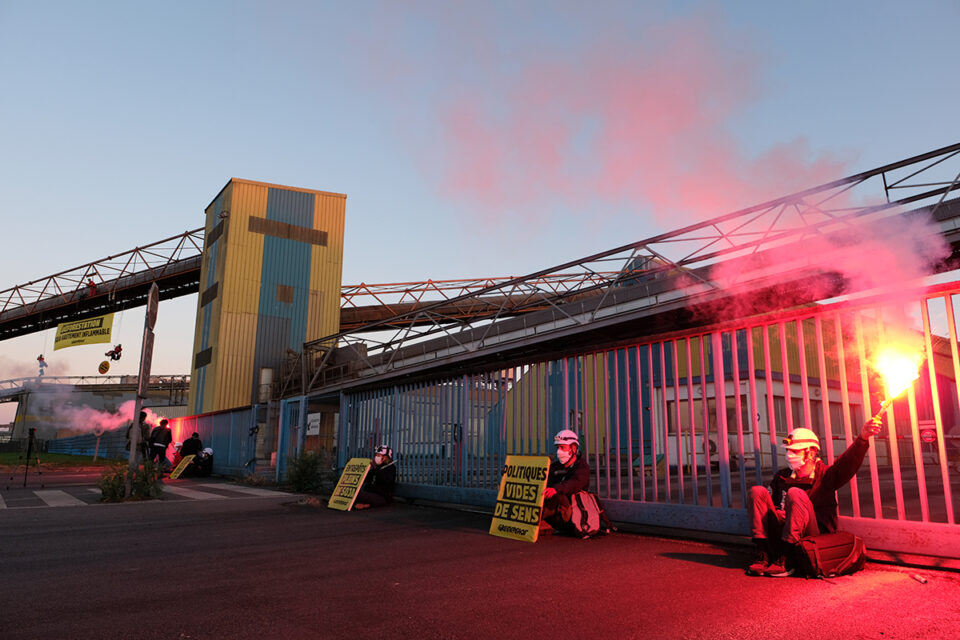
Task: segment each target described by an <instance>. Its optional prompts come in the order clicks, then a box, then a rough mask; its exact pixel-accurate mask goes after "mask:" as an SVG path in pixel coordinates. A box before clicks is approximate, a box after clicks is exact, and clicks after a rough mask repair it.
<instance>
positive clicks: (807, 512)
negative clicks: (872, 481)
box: [747, 416, 881, 578]
mask: <svg viewBox="0 0 960 640" xmlns="http://www.w3.org/2000/svg"><path fill="white" fill-rule="evenodd" d="M880 424H881V418H880V417H878V416H874V417H872V418H871V419H870V420H867V422H866V424H864V425H863V428H862V429H861V430H860V435H859V436H857V438H856V439H854V441H853V442H852V443H851V444H850V446H849V447H847V450H846V451H844V452H843V453H841V454H840V455H839V456H837V459H836V460H834V461H833V464H831V465H828V464H827V463H825V462H824V461H823V460H821V459H820V438H819V437H817V434H816V433H814V432H813V431H811V430H810V429H807V428H805V427H799V428H797V429H794V430H793V431H791V432H790V433H789V434H787V437H786V438H784V439H783V446H784V448H785V449H786V451H787V465H789V466H788V467H786V468H784V469H781V470H780V471H778V472H777V473H776V474H774V476H773V480H772V482H771V483H770V487H769V488H768V487H764V486H760V485H757V486H753V487H750V493H749V494H748V495H747V514H748V515H749V516H750V529H751V532H752V534H753V542H754V544H755V545H756V547H757V557H756V559H755V560H754V562H753V563H752V564H751V565H750V566H749V567H748V568H747V575H751V576H768V577H772V578H783V577H786V576H789V575H793V573H794V571H795V570H796V558H797V557H798V554H799V551H798V549H797V545H798V543H799V542H800V539H801V538H804V537H806V536H815V535H819V534H821V533H834V532H836V531H837V522H838V518H839V509H838V506H837V490H838V489H839V488H840V487H842V486H844V485H845V484H847V483H848V482H850V479H851V478H853V476H855V475H856V473H857V469H859V468H860V465H861V464H863V458H864V456H866V454H867V450H868V449H869V448H870V438H872V437H873V436H875V435H877V434H878V433H880Z"/></svg>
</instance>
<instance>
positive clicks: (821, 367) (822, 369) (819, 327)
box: [813, 316, 840, 464]
mask: <svg viewBox="0 0 960 640" xmlns="http://www.w3.org/2000/svg"><path fill="white" fill-rule="evenodd" d="M813 328H814V331H815V332H816V336H817V370H818V372H819V376H820V407H821V409H822V413H823V430H824V432H825V433H824V438H825V439H826V445H827V447H826V449H827V463H829V464H833V459H834V454H833V424H832V421H831V420H830V387H829V386H828V385H827V358H826V348H825V346H824V343H823V323H822V321H821V318H820V316H814V318H813ZM837 339H838V340H839V339H840V337H839V336H837Z"/></svg>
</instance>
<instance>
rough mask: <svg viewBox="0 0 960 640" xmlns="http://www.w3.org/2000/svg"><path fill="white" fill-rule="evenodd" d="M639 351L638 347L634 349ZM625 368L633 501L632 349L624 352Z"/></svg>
mask: <svg viewBox="0 0 960 640" xmlns="http://www.w3.org/2000/svg"><path fill="white" fill-rule="evenodd" d="M633 348H634V349H637V348H638V347H633ZM623 366H624V369H625V377H624V383H623V388H624V390H625V393H624V400H625V401H626V403H627V407H626V409H627V465H628V467H629V470H628V471H627V499H628V500H633V411H632V409H633V407H632V404H633V403H632V402H631V400H630V398H631V397H632V396H633V385H632V384H631V381H630V347H627V348H626V349H624V351H623Z"/></svg>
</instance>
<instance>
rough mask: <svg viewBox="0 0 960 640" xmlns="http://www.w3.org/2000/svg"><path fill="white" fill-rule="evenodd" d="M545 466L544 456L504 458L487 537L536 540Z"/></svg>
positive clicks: (545, 479) (548, 465) (545, 481)
mask: <svg viewBox="0 0 960 640" xmlns="http://www.w3.org/2000/svg"><path fill="white" fill-rule="evenodd" d="M549 467H550V458H548V457H547V456H507V464H506V465H504V467H503V477H502V478H500V493H499V494H498V495H497V506H496V507H495V508H494V511H493V521H492V522H491V523H490V535H494V536H500V537H502V538H512V539H513V540H526V541H528V542H536V541H537V535H538V534H539V533H540V509H541V508H542V507H543V490H544V489H545V488H546V486H547V469H549Z"/></svg>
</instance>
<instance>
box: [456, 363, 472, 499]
mask: <svg viewBox="0 0 960 640" xmlns="http://www.w3.org/2000/svg"><path fill="white" fill-rule="evenodd" d="M458 404H459V409H460V419H459V420H458V422H459V423H460V428H459V430H458V431H457V435H459V436H460V437H459V442H460V452H459V453H460V486H461V487H469V486H472V484H473V483H471V482H470V477H471V471H472V466H471V465H470V413H471V411H470V377H469V376H468V375H467V374H464V375H463V377H461V379H460V402H459V403H458Z"/></svg>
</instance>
